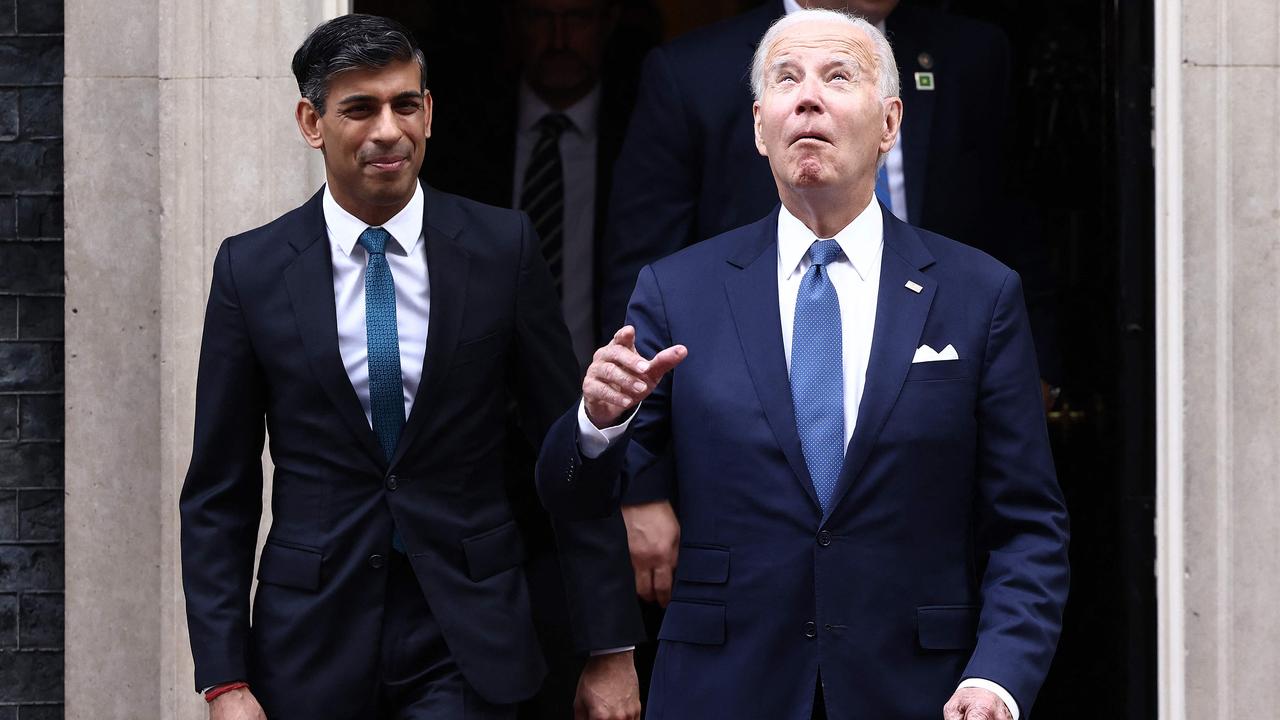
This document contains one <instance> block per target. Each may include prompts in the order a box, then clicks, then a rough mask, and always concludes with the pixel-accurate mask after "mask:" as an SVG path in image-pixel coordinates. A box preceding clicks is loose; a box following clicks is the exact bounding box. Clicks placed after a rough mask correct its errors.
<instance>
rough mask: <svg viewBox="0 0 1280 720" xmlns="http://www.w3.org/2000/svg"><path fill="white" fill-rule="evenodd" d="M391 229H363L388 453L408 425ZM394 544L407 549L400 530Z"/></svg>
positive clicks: (373, 401) (372, 400)
mask: <svg viewBox="0 0 1280 720" xmlns="http://www.w3.org/2000/svg"><path fill="white" fill-rule="evenodd" d="M390 239H391V233H389V232H387V231H386V230H383V229H382V228H380V227H371V228H365V231H364V232H362V233H360V240H359V242H360V247H363V248H364V249H365V252H367V253H369V264H368V266H367V267H366V268H365V271H364V327H365V330H366V332H367V333H368V335H369V409H370V414H371V415H373V434H375V435H377V436H378V444H379V445H381V446H382V452H383V453H384V454H386V456H387V462H391V458H392V457H394V456H395V454H396V443H397V442H399V440H400V430H401V429H403V428H404V380H403V379H402V378H401V376H400V329H399V328H398V327H397V326H396V283H395V280H394V279H393V278H392V277H391V266H390V265H388V264H387V253H386V250H387V241H388V240H390ZM391 547H393V548H395V549H396V551H398V552H402V553H403V552H404V551H405V550H404V542H402V541H401V540H400V533H399V532H398V531H396V530H395V529H392V531H391Z"/></svg>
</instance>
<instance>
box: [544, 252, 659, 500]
mask: <svg viewBox="0 0 1280 720" xmlns="http://www.w3.org/2000/svg"><path fill="white" fill-rule="evenodd" d="M627 323H628V324H631V325H634V326H635V328H636V351H637V352H639V353H640V354H641V355H644V356H645V357H653V356H654V355H655V354H657V353H658V352H659V351H660V350H662V349H663V348H666V347H669V346H670V345H671V335H670V332H669V331H668V329H667V323H666V309H665V307H664V305H663V302H662V296H661V292H660V290H659V287H658V283H657V278H656V276H655V275H654V272H653V269H652V268H650V267H645V268H644V269H643V270H641V272H640V277H639V279H638V280H637V281H636V290H635V293H634V295H633V296H632V299H631V306H630V308H629V309H628V310H627ZM678 372H679V368H677V369H676V370H673V371H671V372H669V373H667V374H666V375H665V376H664V377H663V378H662V380H661V381H659V382H658V385H657V386H656V387H655V388H654V389H653V392H652V393H651V394H650V395H649V397H648V398H646V399H645V401H644V402H642V403H641V404H640V407H639V408H638V409H637V410H636V414H635V417H634V418H632V420H631V423H630V425H629V427H628V428H627V431H626V432H625V433H623V434H622V436H621V437H618V438H616V439H615V440H614V441H613V442H611V443H610V444H609V447H608V449H606V450H605V451H604V453H602V454H601V455H599V456H598V457H596V458H585V457H583V455H582V453H581V451H580V448H579V444H578V408H577V405H576V404H575V405H574V406H573V407H572V408H570V409H569V411H568V412H566V413H565V414H563V415H562V416H560V418H559V419H557V420H556V421H555V424H554V425H553V426H552V427H551V430H550V431H549V432H548V433H547V437H546V440H545V441H544V442H543V445H542V453H541V454H540V455H539V456H538V469H537V476H538V493H539V495H540V496H541V497H542V502H543V504H544V505H546V507H547V508H548V509H549V510H551V512H552V513H553V514H555V515H558V516H560V517H600V516H604V515H608V514H610V513H612V512H614V511H615V510H617V508H618V507H619V505H620V504H621V503H622V502H623V499H624V498H625V499H626V501H627V502H629V503H632V502H646V501H648V500H660V499H665V498H668V497H670V496H671V487H670V481H669V480H668V476H667V475H666V474H659V473H654V472H652V471H653V469H654V468H655V467H657V465H656V461H657V460H658V459H659V458H661V457H662V456H663V455H664V454H665V451H666V449H667V445H668V444H669V442H670V423H669V420H668V410H669V408H670V402H671V388H672V383H673V382H674V378H675V377H676V375H677V374H678ZM633 437H634V438H635V441H634V442H633V440H632V438H633ZM632 483H644V484H645V485H644V487H640V488H632V487H630V485H631V484H632ZM635 498H641V499H635Z"/></svg>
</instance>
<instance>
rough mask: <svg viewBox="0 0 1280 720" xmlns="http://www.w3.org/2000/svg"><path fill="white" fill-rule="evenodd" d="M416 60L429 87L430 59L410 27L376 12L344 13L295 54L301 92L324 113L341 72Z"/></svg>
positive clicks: (309, 38) (305, 42) (423, 80)
mask: <svg viewBox="0 0 1280 720" xmlns="http://www.w3.org/2000/svg"><path fill="white" fill-rule="evenodd" d="M409 60H414V61H416V62H417V63H418V68H419V69H420V70H421V71H422V89H423V90H426V88H427V59H426V57H424V56H423V54H422V49H421V48H419V47H418V44H417V42H415V41H414V39H413V33H411V32H410V31H409V29H408V28H406V27H405V26H403V25H401V24H400V23H398V22H396V21H395V20H392V19H390V18H384V17H379V16H377V15H360V14H355V15H342V16H340V17H336V18H334V19H333V20H330V21H329V22H326V23H324V24H323V25H321V26H320V27H318V28H316V29H315V30H312V31H311V34H310V35H308V36H307V39H306V40H303V41H302V45H301V46H299V47H298V51H297V52H296V53H294V54H293V76H294V77H295V78H297V79H298V92H300V93H302V97H304V98H306V99H307V100H309V101H311V104H312V105H314V106H315V108H316V112H317V113H319V114H321V115H324V104H325V100H326V98H327V96H328V94H329V80H330V79H331V78H333V76H334V75H337V74H338V73H341V72H345V71H347V70H356V69H360V68H380V67H386V66H387V65H389V64H391V63H393V62H406V61H409Z"/></svg>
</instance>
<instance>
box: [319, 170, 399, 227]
mask: <svg viewBox="0 0 1280 720" xmlns="http://www.w3.org/2000/svg"><path fill="white" fill-rule="evenodd" d="M329 192H330V193H332V194H333V199H334V201H336V202H337V203H338V206H339V207H341V208H342V209H343V210H346V211H347V212H349V213H351V214H352V215H354V216H355V217H356V218H357V219H358V220H359V221H360V222H362V223H364V224H365V225H368V226H370V227H381V226H382V225H385V224H386V223H387V221H388V220H390V219H391V218H393V217H395V216H396V213H398V212H400V211H401V210H403V209H405V207H406V206H407V205H408V204H409V201H410V200H412V199H413V193H410V194H409V195H408V196H406V197H404V198H403V199H400V200H396V201H395V202H392V203H389V204H380V203H374V202H361V201H359V200H357V199H356V198H353V197H351V196H350V195H347V194H346V193H345V192H342V191H341V190H339V189H338V188H337V187H336V186H335V185H334V184H333V178H329Z"/></svg>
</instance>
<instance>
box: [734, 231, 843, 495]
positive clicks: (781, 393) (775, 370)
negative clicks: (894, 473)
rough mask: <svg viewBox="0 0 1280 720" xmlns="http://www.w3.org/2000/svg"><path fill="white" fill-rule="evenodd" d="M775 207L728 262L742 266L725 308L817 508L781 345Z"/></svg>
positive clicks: (769, 414) (776, 429)
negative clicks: (798, 430) (801, 443)
mask: <svg viewBox="0 0 1280 720" xmlns="http://www.w3.org/2000/svg"><path fill="white" fill-rule="evenodd" d="M777 228H778V210H777V209H776V208H775V209H774V211H773V212H772V213H771V214H770V215H769V216H768V217H766V218H765V219H763V220H760V221H759V222H757V223H756V224H755V226H754V227H753V228H752V230H753V231H754V232H755V236H754V237H753V238H751V242H750V243H746V244H744V247H742V248H741V249H740V250H739V251H738V252H737V253H735V255H734V256H733V257H731V258H729V264H731V265H733V266H734V267H737V268H740V269H741V272H738V273H735V274H733V275H731V276H730V277H729V279H728V280H726V281H725V292H726V293H727V294H728V297H729V308H730V311H731V312H732V314H733V320H734V324H735V325H736V326H737V329H738V339H739V340H740V342H741V343H742V354H743V356H744V357H745V358H746V362H747V371H748V372H749V373H750V375H751V382H752V384H753V385H755V388H756V395H757V396H758V397H759V398H760V404H761V405H762V406H763V407H764V415H765V418H766V420H767V421H768V423H769V427H770V428H771V429H772V430H773V435H774V437H775V438H776V439H777V441H778V446H779V447H781V448H782V453H783V455H785V456H786V458H787V463H788V464H789V465H791V470H792V472H793V473H794V475H795V478H796V480H797V481H798V482H799V483H800V487H801V488H802V489H803V490H804V492H805V494H806V495H808V496H809V500H810V501H812V502H813V506H814V507H815V508H819V507H821V506H820V505H819V503H818V496H817V494H815V492H814V490H813V481H812V480H811V479H810V478H809V469H808V467H807V466H806V465H805V463H804V452H803V450H802V449H801V447H800V434H799V433H798V432H797V431H796V415H795V409H794V407H793V406H792V403H791V381H790V379H789V378H788V376H787V361H786V356H785V355H784V354H783V349H782V325H781V321H780V318H779V316H778V262H777V247H778V241H777Z"/></svg>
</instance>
